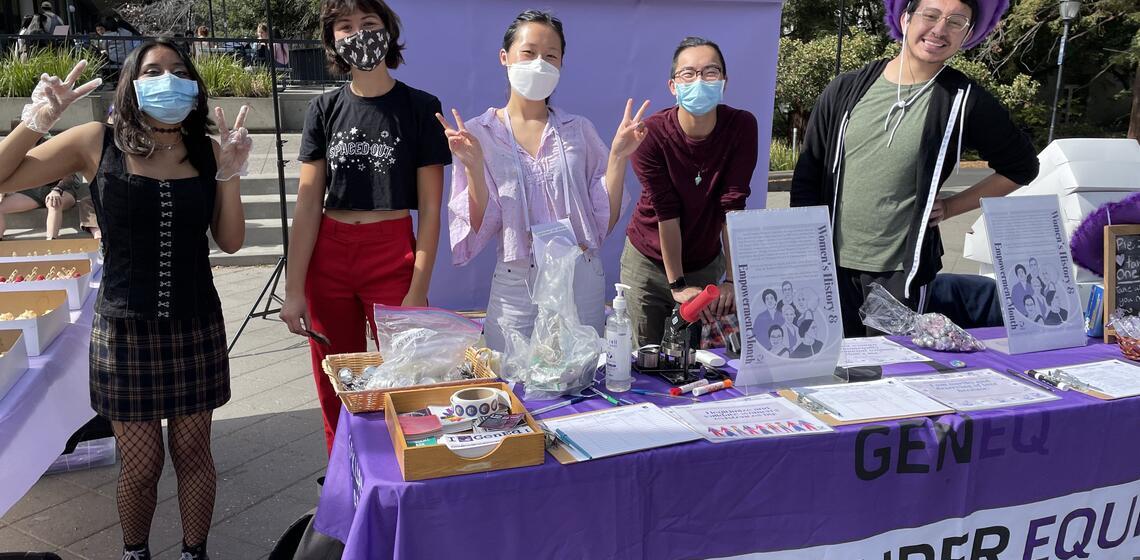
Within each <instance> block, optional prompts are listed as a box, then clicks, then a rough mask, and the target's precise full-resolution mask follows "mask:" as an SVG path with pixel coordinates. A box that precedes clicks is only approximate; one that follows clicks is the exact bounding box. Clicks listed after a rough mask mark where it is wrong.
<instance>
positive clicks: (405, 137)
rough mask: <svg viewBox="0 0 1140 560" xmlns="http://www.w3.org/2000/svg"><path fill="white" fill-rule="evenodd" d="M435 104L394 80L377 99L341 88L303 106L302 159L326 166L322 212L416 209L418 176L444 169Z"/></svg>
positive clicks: (447, 158)
mask: <svg viewBox="0 0 1140 560" xmlns="http://www.w3.org/2000/svg"><path fill="white" fill-rule="evenodd" d="M439 111H440V103H439V99H437V98H436V97H435V96H433V95H431V94H430V93H427V92H424V91H420V90H418V89H415V88H412V87H408V86H407V85H406V84H404V83H403V82H399V81H397V82H396V85H395V87H393V88H392V90H391V91H389V92H388V93H386V94H384V95H381V96H379V97H360V96H358V95H356V94H354V93H352V91H351V90H350V89H349V86H348V84H345V85H343V86H341V87H339V88H337V89H335V90H332V91H330V92H327V93H325V94H323V95H321V96H320V97H317V98H316V99H313V101H312V102H310V103H309V113H308V115H306V117H305V130H304V132H302V134H301V153H300V157H299V158H298V159H300V160H301V161H319V160H322V159H323V160H325V174H326V177H327V181H326V185H327V190H326V195H325V208H330V209H336V210H415V209H416V208H417V207H418V206H419V204H418V198H417V196H416V194H417V190H416V170H417V169H419V168H420V167H425V166H428V165H448V164H450V163H451V151H450V150H448V147H447V137H446V136H444V134H443V127H441V126H440V125H439V121H437V120H436V118H435V114H436V113H437V112H439Z"/></svg>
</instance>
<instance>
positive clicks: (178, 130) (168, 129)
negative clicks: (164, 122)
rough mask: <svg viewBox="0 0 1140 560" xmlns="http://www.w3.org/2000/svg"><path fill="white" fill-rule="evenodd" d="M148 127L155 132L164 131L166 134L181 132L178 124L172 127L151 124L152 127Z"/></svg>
mask: <svg viewBox="0 0 1140 560" xmlns="http://www.w3.org/2000/svg"><path fill="white" fill-rule="evenodd" d="M150 129H151V130H153V131H155V132H162V133H166V134H174V133H175V132H182V127H180V126H176V127H174V128H159V127H157V126H152V127H150Z"/></svg>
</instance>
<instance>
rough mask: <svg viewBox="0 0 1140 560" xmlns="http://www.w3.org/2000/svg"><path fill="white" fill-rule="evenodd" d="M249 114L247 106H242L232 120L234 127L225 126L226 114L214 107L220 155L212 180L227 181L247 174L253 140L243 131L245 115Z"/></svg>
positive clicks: (247, 132) (219, 108)
mask: <svg viewBox="0 0 1140 560" xmlns="http://www.w3.org/2000/svg"><path fill="white" fill-rule="evenodd" d="M248 112H249V105H242V106H241V110H240V111H238V115H237V118H236V119H234V126H233V128H230V127H229V126H227V125H226V114H225V112H223V111H222V108H221V107H214V115H215V116H217V118H218V132H219V134H220V138H219V144H221V147H222V149H221V154H220V155H219V156H218V174H217V175H215V176H214V179H216V180H218V181H229V180H230V179H233V178H234V177H238V176H243V177H244V176H245V175H248V174H249V152H250V150H251V149H252V148H253V139H252V138H250V137H249V131H248V130H246V129H245V114H246V113H248Z"/></svg>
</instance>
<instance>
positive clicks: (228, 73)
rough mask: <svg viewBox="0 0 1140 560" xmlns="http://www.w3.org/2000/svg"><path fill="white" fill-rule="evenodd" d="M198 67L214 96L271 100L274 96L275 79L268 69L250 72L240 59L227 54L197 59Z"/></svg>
mask: <svg viewBox="0 0 1140 560" xmlns="http://www.w3.org/2000/svg"><path fill="white" fill-rule="evenodd" d="M194 66H195V67H196V68H197V69H198V73H199V74H201V75H202V81H203V82H206V89H207V90H208V91H209V92H210V97H267V96H269V95H270V94H271V89H272V79H271V77H270V76H269V69H268V68H266V67H264V66H254V67H252V68H249V69H247V68H248V67H246V66H244V65H243V64H242V62H241V61H240V60H238V59H237V58H235V57H233V56H231V55H227V54H208V55H203V56H198V57H195V58H194Z"/></svg>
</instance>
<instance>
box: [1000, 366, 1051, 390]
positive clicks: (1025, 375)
mask: <svg viewBox="0 0 1140 560" xmlns="http://www.w3.org/2000/svg"><path fill="white" fill-rule="evenodd" d="M1030 371H1032V370H1030ZM1005 372H1006V373H1008V374H1010V375H1013V376H1015V377H1019V378H1025V379H1028V380H1029V381H1031V382H1032V383H1033V384H1034V385H1036V386H1038V387H1041V388H1042V389H1045V390H1046V391H1049V392H1050V393H1056V392H1057V389H1058V387H1057V386H1056V385H1054V384H1052V383H1050V382H1048V381H1045V380H1043V379H1038V378H1036V377H1034V376H1032V375H1030V373H1029V372H1028V371H1027V372H1024V373H1023V372H1020V371H1017V370H1016V369H1013V368H1008V369H1006V370H1005Z"/></svg>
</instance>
